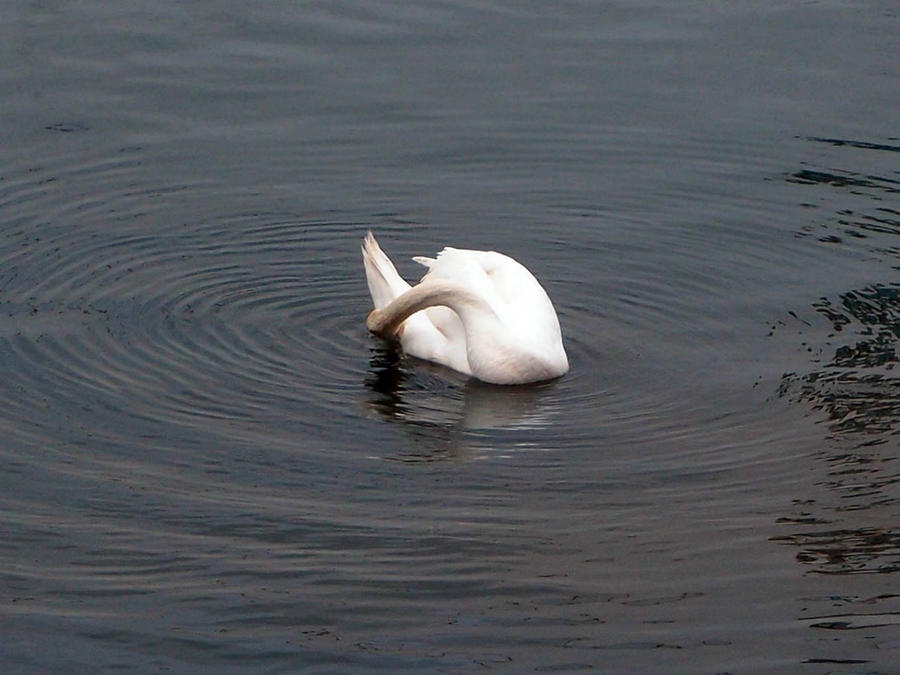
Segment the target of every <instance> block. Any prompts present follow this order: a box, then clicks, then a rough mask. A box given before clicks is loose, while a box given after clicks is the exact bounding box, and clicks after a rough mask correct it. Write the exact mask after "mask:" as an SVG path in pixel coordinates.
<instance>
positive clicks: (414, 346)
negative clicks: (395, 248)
mask: <svg viewBox="0 0 900 675" xmlns="http://www.w3.org/2000/svg"><path fill="white" fill-rule="evenodd" d="M362 255H363V264H364V265H365V268H366V281H367V282H368V285H369V293H370V294H371V295H372V303H373V304H374V305H375V309H373V310H372V311H371V312H370V313H369V315H368V317H367V318H366V327H367V328H368V329H369V330H370V331H371V332H372V333H374V334H376V335H378V336H380V337H382V338H385V339H389V340H397V341H399V343H400V345H401V347H402V348H403V351H404V352H406V353H407V354H411V355H412V356H416V357H418V358H420V359H425V360H427V361H433V362H435V363H439V364H441V365H444V366H447V367H449V368H452V369H453V370H456V371H459V372H460V373H463V374H465V375H470V376H472V377H475V378H477V379H479V380H481V381H483V382H489V383H491V384H526V383H529V382H540V381H542V380H550V379H553V378H556V377H560V376H561V375H563V374H565V373H566V372H567V371H568V370H569V361H568V358H567V357H566V351H565V349H564V348H563V343H562V334H561V332H560V329H559V319H557V317H556V310H554V309H553V304H552V303H551V302H550V298H549V297H547V293H546V291H544V289H543V287H541V285H540V284H539V283H538V280H537V279H535V278H534V276H533V275H532V274H531V272H529V271H528V270H527V269H526V268H525V267H524V266H523V265H521V264H520V263H518V262H516V261H515V260H513V259H512V258H510V257H509V256H505V255H503V254H502V253H496V252H494V251H469V250H465V249H457V248H450V247H447V248H445V249H444V250H442V251H441V252H440V253H438V254H437V256H436V257H435V258H427V257H423V256H417V257H415V258H413V260H415V261H416V262H418V263H420V264H421V265H424V266H425V267H427V268H428V271H427V272H426V273H425V276H423V277H422V280H421V281H420V282H419V283H418V284H417V285H415V286H410V285H409V284H408V283H407V282H406V281H404V280H403V278H402V277H401V276H400V275H399V274H398V273H397V269H396V268H395V267H394V264H393V263H392V262H391V260H390V258H388V257H387V255H385V253H384V252H383V251H382V250H381V247H380V246H379V245H378V242H377V241H376V240H375V236H374V235H373V234H372V232H371V231H370V232H368V234H367V235H366V238H365V240H364V241H363V244H362Z"/></svg>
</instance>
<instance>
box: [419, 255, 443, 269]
mask: <svg viewBox="0 0 900 675" xmlns="http://www.w3.org/2000/svg"><path fill="white" fill-rule="evenodd" d="M413 260H415V261H416V262H417V263H419V264H420V265H424V266H425V267H427V268H429V269H431V266H432V265H434V263H436V262H437V260H435V259H434V258H429V257H427V256H424V255H417V256H413Z"/></svg>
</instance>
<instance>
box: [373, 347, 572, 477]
mask: <svg viewBox="0 0 900 675" xmlns="http://www.w3.org/2000/svg"><path fill="white" fill-rule="evenodd" d="M413 360H414V361H415V367H414V368H410V367H408V364H409V363H411V362H412V361H413ZM365 384H366V387H367V389H368V396H367V398H366V401H365V405H366V408H367V409H368V410H369V411H371V412H374V413H376V414H378V415H380V416H381V417H383V418H385V419H387V420H390V421H392V422H396V423H400V424H401V425H403V427H404V429H405V430H406V432H407V433H408V434H409V435H410V436H411V437H412V438H413V439H414V440H415V441H417V443H415V445H416V446H417V447H416V448H415V452H414V453H412V456H409V453H407V455H405V456H404V457H403V459H405V460H406V461H429V460H436V459H442V458H443V459H446V458H454V457H463V456H467V455H471V454H472V452H473V451H474V450H475V449H476V446H477V447H481V448H484V446H485V441H486V440H488V439H486V438H485V436H484V432H489V431H504V430H505V431H514V430H532V431H535V430H537V429H541V428H544V427H546V426H548V425H549V424H550V422H551V420H552V419H553V417H554V416H555V414H556V405H555V402H554V398H553V396H552V393H553V390H554V389H555V386H556V382H555V381H551V382H547V383H543V384H538V385H526V386H508V385H507V386H498V385H490V384H485V383H483V382H480V381H478V380H475V379H473V378H469V377H466V376H465V375H461V374H459V373H456V372H454V371H452V370H450V369H448V368H444V367H442V366H437V365H434V364H430V363H427V362H424V361H421V360H419V359H412V357H409V356H404V355H403V354H402V352H400V351H399V350H397V349H395V348H393V347H392V346H390V345H385V346H379V347H374V348H373V349H372V356H371V358H370V361H369V373H368V375H367V376H366V380H365ZM463 432H473V433H472V434H471V435H470V436H469V437H468V438H464V437H463ZM419 441H422V442H421V443H420V442H419ZM479 441H480V442H479ZM418 446H421V447H418Z"/></svg>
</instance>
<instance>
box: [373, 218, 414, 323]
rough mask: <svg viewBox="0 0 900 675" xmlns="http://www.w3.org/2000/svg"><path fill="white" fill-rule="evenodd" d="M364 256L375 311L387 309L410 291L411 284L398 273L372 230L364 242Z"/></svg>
mask: <svg viewBox="0 0 900 675" xmlns="http://www.w3.org/2000/svg"><path fill="white" fill-rule="evenodd" d="M362 256H363V264H364V265H365V267H366V281H367V282H368V285H369V293H370V294H371V295H372V303H373V304H374V305H375V309H381V308H382V307H386V306H387V305H389V304H390V303H391V302H392V301H393V300H394V299H396V298H397V297H399V296H400V295H402V294H403V293H405V292H406V291H408V290H409V288H410V286H409V284H408V283H406V282H405V281H404V280H403V278H402V277H401V276H400V275H399V274H398V273H397V268H396V267H394V263H392V262H391V260H390V258H388V257H387V255H385V253H384V251H382V250H381V247H380V246H379V245H378V242H377V241H376V240H375V235H373V234H372V232H371V230H370V231H369V232H368V233H367V234H366V238H365V240H364V241H363V245H362Z"/></svg>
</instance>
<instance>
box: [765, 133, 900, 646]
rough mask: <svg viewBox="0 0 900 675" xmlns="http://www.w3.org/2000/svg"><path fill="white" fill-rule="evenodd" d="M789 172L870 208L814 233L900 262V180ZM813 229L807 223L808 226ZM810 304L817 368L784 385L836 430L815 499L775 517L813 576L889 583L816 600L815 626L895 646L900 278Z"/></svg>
mask: <svg viewBox="0 0 900 675" xmlns="http://www.w3.org/2000/svg"><path fill="white" fill-rule="evenodd" d="M812 140H815V141H821V142H826V143H829V144H831V145H833V146H835V147H850V148H855V149H863V150H867V151H878V152H896V151H897V150H898V148H897V147H896V146H890V145H884V144H880V143H865V142H852V141H840V140H837V139H812ZM788 180H789V181H790V182H797V183H800V184H806V185H816V184H824V185H828V186H830V187H831V188H834V189H836V190H839V191H841V195H842V196H841V201H843V202H844V205H845V206H846V203H847V202H848V201H849V202H853V201H856V200H857V199H858V197H859V196H865V197H868V198H870V199H871V201H870V202H868V203H865V202H863V203H862V204H863V206H864V208H863V209H859V210H858V207H856V206H854V208H840V209H839V210H838V211H837V212H836V214H835V216H833V217H832V218H828V219H826V220H825V221H824V222H822V223H820V224H819V226H818V228H816V229H819V230H820V231H821V230H824V231H825V232H826V233H827V234H824V235H823V236H821V237H820V239H819V240H820V241H822V242H826V243H830V244H843V243H844V241H845V239H844V236H850V237H852V238H855V239H856V240H857V241H860V242H861V243H862V244H863V245H864V246H865V248H866V250H867V251H868V252H869V253H872V254H875V255H877V256H878V257H879V258H882V259H886V261H887V262H888V263H889V264H890V263H893V267H894V268H897V267H898V266H897V265H896V261H897V260H898V259H900V248H898V245H897V243H898V242H897V237H900V221H898V220H897V218H896V217H895V216H896V215H898V211H897V210H895V209H894V208H891V207H890V206H884V205H883V204H885V202H886V200H887V197H888V196H889V195H891V194H894V193H896V192H897V191H898V190H897V188H896V185H897V181H894V180H891V179H886V178H879V177H877V176H874V175H871V174H868V175H863V174H862V173H861V172H853V171H841V172H836V171H831V172H823V171H815V170H807V169H804V170H802V171H799V172H796V173H793V174H791V176H790V177H789V178H788ZM812 229H813V228H804V233H806V232H810V231H811V230H812ZM835 231H838V232H840V233H841V234H840V236H839V235H837V234H833V232H835ZM828 232H831V233H828ZM811 307H812V309H813V310H814V311H815V313H816V315H817V316H818V317H819V318H822V319H824V320H825V321H826V323H825V325H824V326H821V322H820V321H819V320H818V319H817V318H816V315H813V316H810V317H809V320H805V319H803V318H802V317H800V316H798V315H797V314H793V317H792V318H793V323H794V324H795V325H797V326H798V327H799V333H800V334H801V335H803V336H804V337H805V340H806V341H805V342H804V343H803V344H804V346H807V349H808V350H809V351H810V353H811V354H813V355H814V356H815V358H813V360H812V361H811V364H810V366H811V369H809V370H806V371H800V372H791V373H786V374H785V375H784V376H783V377H782V382H781V386H780V387H779V390H778V391H779V395H780V396H782V397H784V398H786V399H788V400H791V401H794V402H796V403H800V404H806V405H809V406H811V408H812V409H813V410H815V411H819V412H820V413H821V414H822V415H823V416H824V420H823V424H824V425H825V426H826V427H827V430H828V433H827V436H826V438H825V441H824V445H823V448H822V449H820V450H819V451H817V452H816V453H815V455H814V457H815V458H816V459H817V460H818V462H819V464H820V477H819V478H818V479H817V480H816V482H815V486H814V487H815V489H814V490H811V491H810V492H813V494H815V495H816V496H815V497H808V498H798V499H796V500H795V508H796V511H795V512H794V513H793V514H792V515H791V516H786V517H783V518H781V519H780V520H779V522H781V523H782V524H785V525H786V526H790V527H791V528H792V529H794V531H793V532H792V533H790V534H786V535H781V536H778V537H774V538H773V539H774V540H775V541H778V542H781V543H784V544H789V545H792V546H796V547H797V548H798V549H799V551H798V553H797V561H798V562H799V563H800V564H801V565H802V566H803V567H804V568H805V569H807V570H808V571H809V572H810V573H813V574H819V575H827V576H837V577H848V576H849V577H857V576H859V575H862V576H868V575H875V577H876V578H879V579H885V581H884V582H883V583H878V584H874V585H871V586H869V587H868V588H865V590H864V591H863V589H860V590H861V591H863V592H862V593H860V594H859V595H853V594H846V593H845V594H839V595H832V596H829V597H823V598H820V599H818V600H817V599H815V598H810V599H809V604H810V605H811V606H817V608H818V609H819V610H820V611H822V608H823V607H825V606H828V610H827V612H824V611H822V613H816V615H815V616H812V617H809V618H807V619H806V620H807V621H808V622H809V625H810V627H811V628H813V629H818V630H828V631H862V632H865V633H866V634H867V636H869V637H870V639H872V640H875V641H882V642H886V643H887V644H895V643H896V641H895V640H894V642H891V638H890V637H889V635H890V634H891V632H890V631H893V632H894V633H893V634H896V630H897V628H898V627H900V595H898V594H897V593H896V592H894V591H895V588H896V583H895V582H894V581H888V580H893V576H892V575H895V574H896V573H898V572H900V529H898V522H900V520H898V515H900V511H898V507H900V492H898V487H900V375H898V371H897V365H898V364H900V284H898V283H896V282H889V281H886V282H881V283H873V284H870V285H867V286H864V287H861V288H858V289H855V290H852V291H846V292H844V293H841V294H840V295H839V296H838V297H837V298H834V299H832V298H828V297H823V298H821V299H820V300H818V301H816V302H814V303H812V306H811ZM782 325H785V324H782ZM823 329H824V330H823ZM823 332H825V333H826V334H825V335H824V336H822V333H823ZM851 587H852V586H851ZM812 611H813V612H814V611H815V610H812ZM828 662H833V663H845V661H840V660H834V661H828ZM850 662H852V663H864V662H865V661H864V660H860V661H850Z"/></svg>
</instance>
